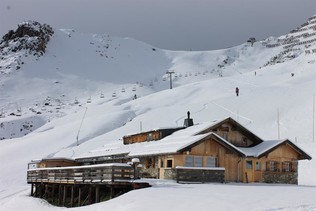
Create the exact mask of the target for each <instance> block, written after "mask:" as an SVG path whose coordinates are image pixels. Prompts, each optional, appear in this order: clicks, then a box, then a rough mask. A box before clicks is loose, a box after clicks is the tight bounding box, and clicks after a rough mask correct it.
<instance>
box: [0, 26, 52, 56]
mask: <svg viewBox="0 0 316 211" xmlns="http://www.w3.org/2000/svg"><path fill="white" fill-rule="evenodd" d="M53 34H54V31H53V29H52V27H51V26H49V25H47V24H40V23H39V22H36V21H28V22H23V23H21V24H19V25H18V28H17V29H16V30H15V31H14V30H10V31H9V32H8V33H7V34H5V35H4V36H3V37H2V40H1V41H0V52H1V53H2V55H7V54H10V53H15V52H19V51H22V50H25V51H27V52H28V53H29V54H32V55H34V56H41V55H43V54H44V53H45V49H46V46H47V43H48V42H49V40H50V37H51V36H52V35H53Z"/></svg>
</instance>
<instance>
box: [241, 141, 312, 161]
mask: <svg viewBox="0 0 316 211" xmlns="http://www.w3.org/2000/svg"><path fill="white" fill-rule="evenodd" d="M282 144H288V145H289V146H290V147H292V149H293V150H295V151H296V152H297V153H298V154H299V155H300V156H299V159H300V160H304V159H308V160H311V159H312V157H311V156H310V155H308V154H307V153H306V152H304V151H303V150H302V149H301V148H299V147H298V146H297V145H296V144H294V143H293V142H291V141H290V140H289V139H284V140H274V141H264V142H262V143H261V144H259V145H257V146H254V147H251V148H245V147H238V148H239V149H240V150H241V151H243V152H244V153H245V155H246V156H247V157H257V158H261V157H263V156H265V155H267V154H268V153H270V152H272V151H273V150H275V149H276V148H277V147H279V146H280V145H282Z"/></svg>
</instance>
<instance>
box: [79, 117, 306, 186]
mask: <svg viewBox="0 0 316 211" xmlns="http://www.w3.org/2000/svg"><path fill="white" fill-rule="evenodd" d="M123 142H124V145H122V146H121V147H119V148H111V147H109V148H107V147H106V146H105V147H104V148H103V149H100V150H98V152H97V154H96V153H95V154H94V153H88V154H86V155H84V156H82V157H80V158H76V161H77V162H80V163H83V164H85V165H89V164H95V163H111V162H122V163H127V162H128V161H130V160H131V159H132V158H138V159H139V160H140V164H141V169H140V172H141V174H142V177H144V178H159V179H174V180H177V181H178V182H182V181H183V182H188V181H200V182H244V183H248V182H263V183H289V184H297V182H298V180H297V178H298V161H299V160H304V159H309V160H310V159H311V156H309V155H308V154H307V153H305V152H304V151H303V150H302V149H300V148H299V147H298V146H297V145H295V144H294V143H293V142H291V141H290V140H288V139H284V140H274V141H264V140H262V139H261V138H259V137H258V136H256V135H255V134H253V133H252V132H251V131H249V130H248V129H247V128H245V127H244V126H242V125H241V124H239V123H238V122H237V121H235V120H234V119H232V118H226V119H224V120H222V121H215V122H210V123H204V124H197V125H193V120H192V119H190V116H189V112H188V118H187V119H186V120H185V124H184V127H180V128H170V129H157V130H152V131H148V132H142V133H138V134H134V135H129V136H124V137H123Z"/></svg>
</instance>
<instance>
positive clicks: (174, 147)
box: [77, 118, 311, 159]
mask: <svg viewBox="0 0 316 211" xmlns="http://www.w3.org/2000/svg"><path fill="white" fill-rule="evenodd" d="M225 122H228V123H231V124H233V125H234V126H235V127H236V129H237V130H242V131H243V134H246V135H247V136H248V137H251V138H253V139H255V143H256V144H255V145H254V146H251V147H248V148H245V147H236V146H235V145H233V144H232V143H230V142H229V141H227V140H225V139H224V138H222V137H220V136H219V135H217V134H216V133H214V132H212V130H213V129H216V128H217V127H219V126H220V125H222V124H223V123H225ZM210 138H211V139H212V140H214V141H216V142H217V143H219V144H220V145H222V146H223V147H225V148H227V149H229V150H231V151H233V152H235V153H237V154H238V155H239V156H241V157H258V158H260V157H262V156H265V155H266V154H268V153H269V152H271V151H273V150H274V149H275V148H277V147H278V146H280V145H281V144H288V145H289V146H290V147H292V148H293V149H294V150H295V151H296V152H298V154H299V155H300V158H299V159H311V156H309V155H308V154H307V153H305V152H304V151H303V150H302V149H300V148H299V147H298V146H296V145H295V144H294V143H292V142H291V141H289V140H288V139H286V140H283V141H263V140H261V139H260V138H259V137H257V136H256V135H254V134H253V133H252V132H250V131H249V130H248V129H246V128H245V127H243V126H242V125H241V124H239V123H238V122H236V121H235V120H233V119H232V118H227V119H224V120H222V121H220V122H208V123H203V124H198V125H193V126H191V127H187V128H185V129H183V130H178V131H176V132H174V133H173V134H171V135H169V136H167V137H165V138H163V139H161V140H157V141H150V142H141V143H135V144H129V145H123V144H117V145H113V144H110V145H105V146H104V147H102V148H99V149H96V150H93V151H90V152H88V153H86V154H83V155H81V156H80V157H78V158H77V159H85V158H87V159H88V158H98V157H104V158H106V157H108V158H109V159H111V158H113V157H119V156H121V157H136V156H139V157H141V156H150V155H161V154H175V153H182V152H184V151H188V150H189V149H190V148H192V147H194V146H196V145H198V144H200V143H202V142H203V141H205V140H207V139H210Z"/></svg>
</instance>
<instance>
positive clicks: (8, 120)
mask: <svg viewBox="0 0 316 211" xmlns="http://www.w3.org/2000/svg"><path fill="white" fill-rule="evenodd" d="M311 21H313V20H310V22H311ZM311 24H312V23H311ZM309 25H310V24H309ZM304 27H311V25H310V26H308V25H306V26H304ZM304 27H303V28H304ZM312 30H313V29H312V28H308V29H307V30H305V32H306V31H309V32H310V33H312ZM299 33H301V32H292V33H290V34H288V35H287V36H288V37H291V36H292V35H293V36H299ZM285 38H286V35H284V36H282V37H280V38H269V39H267V40H265V41H258V42H256V43H254V45H253V46H251V44H250V43H245V44H242V45H240V46H236V47H234V48H230V49H222V50H217V51H205V52H173V51H167V50H162V49H158V48H155V47H152V46H150V45H147V44H145V43H142V42H139V41H135V40H132V39H129V38H126V39H122V38H115V37H111V36H109V35H93V34H79V33H77V32H76V31H75V30H55V33H54V35H53V37H52V39H51V40H50V42H49V43H48V47H47V51H46V53H45V54H44V55H43V56H41V57H33V56H27V57H22V60H23V61H24V64H23V66H21V69H19V70H14V69H6V72H4V71H2V73H1V75H0V82H1V87H0V109H1V110H0V112H1V116H2V117H3V118H1V119H0V120H1V125H2V126H1V127H0V137H5V140H1V141H0V158H1V161H2V163H3V168H2V170H1V173H0V176H1V177H0V178H1V180H0V207H1V208H2V209H4V210H19V209H21V205H19V204H16V203H15V202H16V201H17V200H19V201H21V202H22V203H23V204H24V206H23V207H24V209H25V210H43V209H45V210H46V209H52V210H60V209H61V208H56V207H51V206H50V205H47V204H46V203H44V202H43V201H41V200H39V199H32V198H30V197H28V196H27V195H28V194H29V189H30V188H29V186H28V185H27V184H26V181H25V180H26V178H25V177H26V176H25V175H26V167H27V163H28V162H29V161H30V160H31V159H40V158H43V157H52V156H55V157H80V156H82V155H86V154H87V153H88V154H89V153H91V154H93V153H99V152H100V151H102V150H103V148H104V147H109V146H111V147H113V148H119V147H120V146H122V140H121V138H122V137H123V136H124V135H127V134H131V133H136V132H139V131H140V125H142V131H145V130H151V129H154V128H160V127H169V126H172V127H174V126H182V124H183V119H184V118H185V116H186V112H187V111H190V112H191V116H192V118H193V120H194V123H203V122H209V121H212V120H218V119H222V118H225V117H227V116H231V117H233V118H235V119H236V120H238V121H239V122H240V123H242V124H243V125H244V126H246V127H247V128H249V129H250V130H251V131H253V132H254V133H255V134H257V135H258V136H260V137H261V138H263V139H278V138H281V139H283V138H289V139H291V140H292V141H293V142H295V143H297V144H298V145H299V146H301V147H302V148H303V149H304V150H305V151H306V152H307V153H309V154H310V155H311V156H312V157H313V158H314V157H316V147H315V145H316V142H313V132H315V131H313V96H314V95H315V90H316V83H315V81H316V72H315V69H316V63H315V60H316V54H313V53H306V52H305V51H306V50H308V49H313V46H314V43H309V44H308V45H306V44H300V45H298V44H297V43H299V42H303V41H304V39H308V40H312V39H313V38H312V37H304V36H301V37H298V38H296V39H300V41H299V42H297V41H295V43H296V44H297V45H293V46H291V49H294V50H291V51H288V52H286V53H282V52H283V51H284V46H287V45H288V43H286V44H284V40H283V39H285ZM267 45H276V47H271V48H270V47H267ZM298 48H300V49H298ZM295 49H296V50H295ZM293 52H295V56H292V55H293V54H292V53H293ZM278 55H279V56H278ZM280 55H281V56H280ZM276 56H277V58H275V57H276ZM10 59H12V58H11V57H10V56H8V55H7V56H6V58H5V59H2V60H1V66H2V67H3V66H4V65H7V64H8V63H10V61H11V60H10ZM166 70H174V71H175V74H174V75H173V77H174V78H173V81H174V85H175V87H174V89H172V90H170V89H168V88H169V81H168V78H167V75H165V72H166ZM292 74H294V76H292ZM235 87H239V89H240V96H239V97H236V96H235V93H234V90H235ZM135 94H136V95H137V99H135V100H133V96H134V95H135ZM75 99H76V100H78V103H76V102H75ZM88 99H89V100H90V101H91V102H89V103H88ZM17 110H19V115H17V114H18V111H17ZM11 113H14V115H10V114H11ZM278 116H279V127H278ZM25 122H28V123H29V122H32V123H31V124H32V127H33V129H32V130H31V131H30V130H29V131H26V130H25V129H24V128H30V123H29V124H28V126H23V125H26V123H25ZM81 123H82V126H81V127H80V125H81ZM8 128H10V129H8ZM21 128H22V131H21ZM278 128H280V130H279V131H278ZM25 134H27V135H25ZM278 134H280V137H278ZM77 136H78V139H77V138H76V137H77ZM315 169H316V162H315V159H313V160H311V161H301V162H300V164H299V184H300V185H299V186H282V185H281V186H278V185H245V186H244V185H236V184H227V185H192V186H190V185H184V186H182V185H177V184H174V183H172V182H166V181H151V182H153V183H154V184H153V185H154V188H152V189H144V190H139V191H133V192H130V193H128V194H125V195H124V196H122V197H119V198H117V199H114V200H111V201H109V202H104V203H100V204H97V205H92V206H88V207H84V208H78V210H80V209H88V210H100V209H107V208H108V209H110V208H112V209H117V210H127V209H128V210H133V209H138V210H147V208H146V203H145V204H144V203H142V202H144V201H147V202H148V203H149V204H151V203H158V202H157V201H152V200H154V199H159V200H160V199H161V200H162V201H164V202H165V204H163V203H161V204H159V205H157V207H156V208H153V209H152V210H165V209H166V208H167V207H168V208H170V207H171V208H170V209H172V210H182V209H183V207H186V208H187V209H189V210H193V209H194V208H196V206H193V205H194V203H188V202H190V200H189V199H191V200H194V201H195V202H196V203H197V204H199V206H198V208H199V210H208V206H207V204H214V206H215V209H216V210H231V209H233V208H236V207H235V206H234V207H233V208H232V206H231V205H229V203H228V204H226V203H224V202H223V201H224V198H225V199H226V198H231V204H234V205H236V206H237V207H238V208H237V210H245V209H247V208H249V210H268V209H270V210H273V209H284V210H296V209H302V210H315V208H316V203H315V200H314V199H315V196H316V188H315V186H316V181H315V179H314V178H315V177H316V171H315ZM303 185H306V186H303ZM210 189H215V190H216V191H215V192H217V194H215V195H214V192H211V191H209V190H210ZM231 190H234V191H231ZM161 191H162V193H168V194H162V193H161ZM188 192H192V194H191V195H190V194H189V193H188ZM231 192H234V193H236V194H232V193H231ZM253 192H256V193H258V194H257V195H256V196H254V195H253V194H252V193H253ZM227 194H229V197H227ZM272 194H274V196H275V197H274V199H271V197H269V196H271V195H272ZM151 195H154V196H155V197H150V196H151ZM163 195H165V196H163ZM171 195H172V196H173V197H174V198H172V200H171V199H168V198H165V197H168V196H171ZM241 195H243V196H246V197H245V198H252V199H253V200H252V201H250V200H246V201H244V203H241V202H240V201H241V200H240V196H241ZM301 195H304V196H305V197H304V198H301ZM139 198H142V199H143V200H139ZM243 198H244V197H243ZM186 199H187V200H186ZM179 200H181V201H186V203H184V204H183V205H181V204H179V203H176V204H174V201H179ZM267 201H268V202H269V203H267ZM122 204H124V206H122Z"/></svg>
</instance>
